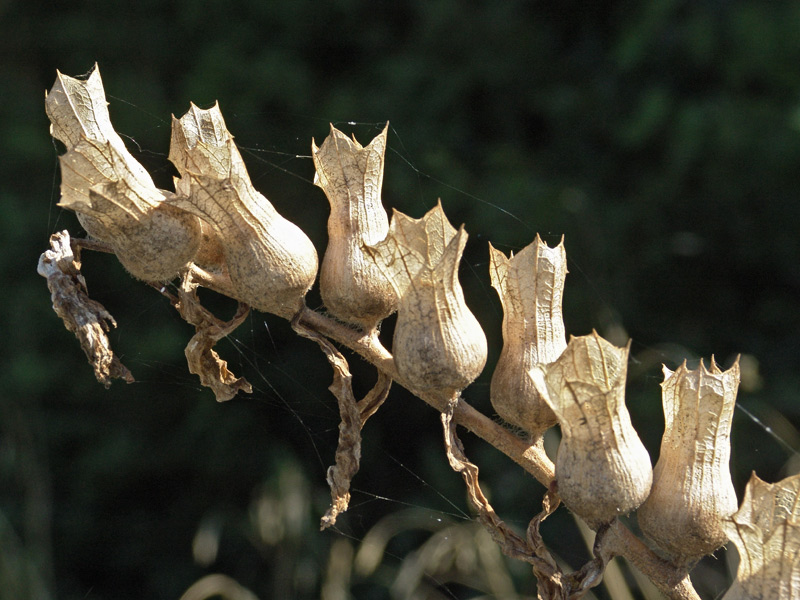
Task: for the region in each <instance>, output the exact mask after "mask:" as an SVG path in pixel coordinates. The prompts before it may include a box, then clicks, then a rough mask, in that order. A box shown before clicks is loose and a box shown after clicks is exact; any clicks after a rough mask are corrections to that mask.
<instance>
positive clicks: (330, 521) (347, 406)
mask: <svg viewBox="0 0 800 600" xmlns="http://www.w3.org/2000/svg"><path fill="white" fill-rule="evenodd" d="M302 314H303V313H302V312H300V313H298V314H297V316H295V318H294V319H292V328H293V329H294V330H295V331H296V332H297V333H298V334H300V335H302V336H303V337H305V338H308V339H310V340H313V341H315V342H317V344H319V346H320V348H321V349H322V351H323V352H324V353H325V357H326V358H327V359H328V362H329V363H330V365H331V367H333V383H331V385H330V386H329V387H328V389H329V390H330V391H331V393H332V394H333V395H334V396H336V400H337V402H338V404H339V417H340V418H341V421H340V423H339V443H338V445H337V447H336V463H335V464H334V465H332V466H331V467H329V468H328V473H327V481H328V485H329V486H330V489H331V505H330V507H329V508H328V510H327V511H326V512H325V514H324V515H323V517H322V519H321V520H320V529H327V528H328V527H331V526H333V525H335V524H336V519H337V518H338V516H339V515H340V514H341V513H343V512H345V511H346V510H347V507H348V505H349V504H350V482H351V481H352V479H353V477H354V476H355V474H356V473H358V469H359V466H360V464H361V429H362V428H363V427H364V424H365V423H366V422H367V419H369V418H370V417H371V416H372V415H374V414H375V412H376V411H377V410H378V409H379V408H380V407H381V405H382V404H383V402H384V401H385V400H386V398H387V397H388V395H389V391H390V390H391V388H392V379H391V378H390V377H389V376H388V375H386V374H385V373H383V372H382V371H378V380H377V382H376V383H375V385H374V386H373V387H372V389H371V390H370V391H369V392H368V393H367V395H366V396H364V398H362V399H361V400H360V401H356V399H355V395H354V393H353V376H352V375H351V374H350V366H349V365H348V364H347V359H345V357H344V356H343V355H342V353H341V352H339V351H338V350H337V349H336V347H335V346H334V345H333V344H332V343H331V342H330V341H329V340H328V338H326V337H325V336H323V335H321V334H320V333H318V332H316V331H314V330H313V329H310V328H308V327H306V326H305V325H303V324H302V323H301V316H302Z"/></svg>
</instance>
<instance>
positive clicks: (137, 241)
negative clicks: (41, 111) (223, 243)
mask: <svg viewBox="0 0 800 600" xmlns="http://www.w3.org/2000/svg"><path fill="white" fill-rule="evenodd" d="M45 109H46V111H47V115H48V116H49V117H50V121H51V123H52V127H51V132H52V135H53V136H54V137H55V138H57V139H59V140H60V141H62V142H63V143H64V145H65V146H66V148H67V152H66V154H64V155H63V156H60V157H59V163H60V165H61V200H60V202H59V205H60V206H63V207H65V208H68V209H70V210H73V211H75V213H76V214H77V216H78V220H79V221H80V223H81V225H83V227H84V228H85V229H86V231H87V232H88V233H89V235H90V236H92V237H93V238H96V239H98V240H101V241H103V242H105V243H107V244H108V245H110V246H111V248H112V249H113V250H114V252H115V253H116V255H117V257H118V258H119V260H120V262H122V264H123V265H124V266H125V267H126V268H127V269H128V271H130V272H131V274H133V275H134V276H135V277H138V278H140V279H144V280H146V281H154V282H155V281H167V280H170V279H172V278H174V277H175V276H176V275H177V273H178V271H179V270H180V269H182V268H184V267H186V266H187V265H188V263H189V262H190V261H191V260H192V258H193V257H194V255H195V253H196V252H197V250H198V247H199V244H200V239H201V233H200V228H201V225H200V220H199V219H197V218H196V217H194V216H192V215H189V214H187V213H185V212H183V211H180V210H178V209H177V208H175V207H174V206H170V205H169V204H168V203H167V202H166V200H167V196H168V195H169V193H168V192H163V191H161V190H159V189H157V188H156V187H155V185H154V184H153V180H152V179H151V177H150V175H149V174H148V173H147V171H146V170H145V169H144V167H142V165H140V164H139V163H138V162H137V161H136V159H134V158H133V156H132V155H131V154H130V153H129V152H128V150H127V149H126V148H125V144H124V143H123V142H122V138H120V136H119V135H118V134H117V132H116V131H114V128H113V126H112V125H111V119H110V118H109V114H108V103H107V102H106V97H105V91H104V90H103V83H102V81H101V79H100V72H99V70H98V69H97V66H95V68H94V69H93V71H92V72H91V74H90V75H89V77H88V78H87V79H85V80H79V79H75V78H73V77H68V76H66V75H62V74H61V73H58V76H57V78H56V82H55V84H54V85H53V87H52V89H51V90H50V92H49V93H48V94H47V98H46V99H45Z"/></svg>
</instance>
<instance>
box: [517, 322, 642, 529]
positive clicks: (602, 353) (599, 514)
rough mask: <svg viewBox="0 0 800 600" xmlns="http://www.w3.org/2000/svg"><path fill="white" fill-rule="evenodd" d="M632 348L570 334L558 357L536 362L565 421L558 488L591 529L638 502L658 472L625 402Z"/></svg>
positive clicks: (542, 386)
mask: <svg viewBox="0 0 800 600" xmlns="http://www.w3.org/2000/svg"><path fill="white" fill-rule="evenodd" d="M628 350H629V348H628V347H625V348H617V347H616V346H614V345H613V344H611V343H610V342H608V341H606V340H604V339H603V338H601V337H600V336H599V335H597V332H593V333H592V334H591V335H586V336H581V337H572V338H571V339H570V342H569V344H568V345H567V348H566V350H564V352H563V354H562V355H561V356H560V357H559V358H558V360H556V361H555V362H554V363H552V364H550V365H546V366H537V367H534V368H533V369H532V370H531V376H532V377H533V379H534V382H535V383H536V385H537V387H538V389H539V392H540V393H541V394H542V397H543V398H544V400H545V401H546V402H547V403H548V404H549V405H550V408H552V409H553V412H555V414H556V416H557V417H558V422H559V423H560V424H561V434H562V439H561V445H560V446H559V448H558V456H557V457H556V481H557V483H558V493H559V495H560V496H561V499H562V500H563V501H564V504H566V506H567V507H568V508H569V509H570V510H572V511H573V512H575V513H577V514H578V515H579V516H580V517H582V518H583V519H584V520H585V521H586V523H587V524H588V525H589V526H590V527H591V528H592V529H597V528H598V527H599V526H601V525H603V524H605V523H608V522H610V521H611V520H613V519H614V518H615V517H617V516H619V515H625V514H627V513H629V512H631V511H632V510H635V509H636V508H637V507H638V506H639V505H640V504H641V503H642V502H644V499H645V498H646V497H647V494H648V492H649V491H650V485H651V483H652V479H653V470H652V467H651V464H650V455H649V454H648V453H647V450H646V449H645V447H644V445H643V444H642V442H641V440H640V439H639V436H638V435H637V434H636V431H635V430H634V429H633V425H632V424H631V420H630V415H629V414H628V409H627V408H626V406H625V377H626V374H627V370H628Z"/></svg>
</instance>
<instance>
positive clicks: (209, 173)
mask: <svg viewBox="0 0 800 600" xmlns="http://www.w3.org/2000/svg"><path fill="white" fill-rule="evenodd" d="M169 159H170V160H171V161H172V163H173V164H174V165H175V167H176V168H177V169H178V172H179V173H180V175H181V177H180V179H178V180H176V182H175V189H176V191H177V196H176V197H175V198H174V199H173V204H174V205H175V206H177V207H179V208H181V209H183V210H185V211H187V212H189V213H191V214H194V215H196V216H198V217H200V218H201V219H203V221H205V222H206V223H208V224H209V225H210V226H211V228H212V229H213V231H214V233H215V234H216V238H217V240H218V241H219V243H220V245H221V247H222V253H223V255H224V258H225V264H226V265H227V268H228V273H229V275H230V281H231V284H232V286H233V288H234V290H235V297H236V299H237V300H240V301H241V302H245V303H247V304H249V305H250V306H252V307H253V308H256V309H258V310H261V311H265V312H271V313H275V314H278V315H281V316H284V317H286V318H291V317H292V316H293V315H294V314H295V313H296V312H297V311H298V310H300V308H301V307H302V306H303V298H304V296H305V294H306V292H307V291H308V290H309V288H310V287H311V285H312V284H313V283H314V279H315V277H316V274H317V252H316V250H315V249H314V246H313V244H312V243H311V240H309V239H308V236H306V234H305V233H303V231H302V230H301V229H300V228H299V227H297V226H296V225H295V224H294V223H291V222H290V221H288V220H286V219H285V218H283V217H282V216H281V215H280V214H278V211H277V210H275V207H274V206H272V204H271V203H270V202H269V201H268V200H267V199H266V198H265V197H264V196H263V195H261V194H260V193H259V192H257V191H256V190H255V188H254V187H253V185H252V184H251V183H250V177H249V175H248V174H247V170H246V168H245V165H244V161H243V160H242V157H241V155H240V154H239V151H238V149H237V148H236V145H235V144H234V142H233V136H232V135H231V134H230V133H229V132H228V130H227V128H226V127H225V122H224V120H223V118H222V113H221V112H220V110H219V107H218V106H216V105H215V106H214V107H212V108H210V109H208V110H202V109H199V108H197V107H196V106H194V105H192V106H191V108H190V109H189V111H188V112H187V113H186V114H185V115H184V116H183V117H181V119H175V118H173V121H172V145H171V147H170V154H169Z"/></svg>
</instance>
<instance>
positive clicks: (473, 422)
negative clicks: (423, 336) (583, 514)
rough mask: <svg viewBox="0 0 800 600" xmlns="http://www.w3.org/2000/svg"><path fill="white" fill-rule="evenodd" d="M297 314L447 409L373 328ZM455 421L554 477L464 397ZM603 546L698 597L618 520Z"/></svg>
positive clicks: (547, 478)
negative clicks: (406, 375)
mask: <svg viewBox="0 0 800 600" xmlns="http://www.w3.org/2000/svg"><path fill="white" fill-rule="evenodd" d="M296 318H297V320H298V321H299V322H301V323H302V324H303V325H304V326H306V327H308V328H310V329H314V330H316V331H317V332H319V333H321V334H322V335H324V336H326V337H328V338H330V339H332V340H334V341H336V342H338V343H340V344H342V345H344V346H347V347H348V348H349V349H350V350H352V351H354V352H355V353H357V354H359V355H360V356H362V357H363V358H364V359H366V360H367V361H368V362H370V363H372V364H373V365H374V366H375V367H377V368H378V369H379V370H380V371H382V372H383V373H385V374H386V375H388V376H389V377H391V378H392V379H394V380H395V381H396V382H397V383H398V384H399V385H401V386H403V387H404V388H406V389H407V390H409V391H410V392H411V393H412V394H414V395H415V396H417V397H419V398H420V399H421V400H423V401H424V402H426V403H427V404H429V405H430V406H432V407H433V408H435V409H436V410H437V411H439V412H444V411H445V410H446V408H447V401H448V398H447V397H446V396H445V395H436V394H432V393H426V392H420V391H417V390H414V389H413V388H412V387H409V385H408V383H407V382H405V381H404V379H403V378H402V377H401V376H400V375H399V374H398V372H397V368H396V366H395V364H394V359H393V358H392V355H391V353H390V352H389V351H388V350H387V349H386V348H385V347H384V346H383V344H381V342H380V340H378V336H377V333H375V332H374V331H373V332H371V333H369V334H365V333H363V332H361V331H358V330H355V329H352V328H351V327H349V326H347V325H345V324H343V323H340V322H338V321H335V320H333V319H331V318H329V317H326V316H325V315H322V314H320V313H318V312H315V311H313V310H311V309H309V308H305V307H304V308H303V309H302V310H301V312H300V314H299V315H298V316H297V317H296ZM453 420H454V421H455V422H456V423H457V424H459V425H461V426H462V427H465V428H466V429H468V430H470V431H471V432H472V433H474V434H475V435H477V436H478V437H479V438H481V439H483V440H484V441H486V442H488V443H489V444H491V445H492V446H494V447H495V448H497V449H498V450H499V451H500V452H502V453H503V454H505V455H506V456H508V457H509V458H510V459H512V460H513V461H514V462H516V463H517V464H518V465H520V466H521V467H522V468H523V469H525V471H527V472H528V473H530V474H531V475H533V476H534V477H535V478H536V479H537V480H538V481H539V482H540V483H542V484H543V485H545V486H547V487H548V488H549V486H550V484H551V483H552V481H553V479H554V477H555V471H554V467H553V462H552V461H551V460H550V458H549V457H548V456H547V455H546V454H545V452H544V449H543V447H542V445H541V444H533V445H531V444H529V443H528V442H526V441H525V440H523V439H521V438H519V437H517V436H516V435H515V434H514V433H512V432H511V431H509V430H508V429H506V428H505V427H502V426H501V425H499V424H497V423H495V422H494V421H492V420H491V419H490V418H488V417H487V416H486V415H484V414H483V413H481V412H479V411H477V410H476V409H475V408H473V407H472V406H470V405H469V404H468V403H467V402H465V401H464V400H463V399H462V400H461V401H460V402H459V403H458V405H457V406H456V408H455V411H454V412H453ZM604 550H605V551H607V552H610V553H611V554H613V555H619V556H623V557H625V558H626V559H628V561H629V562H630V563H631V564H633V565H634V566H636V568H638V569H639V570H640V571H642V573H644V574H645V575H646V576H647V577H648V578H650V580H652V581H653V583H654V584H655V585H656V586H657V587H658V588H659V589H660V590H661V591H662V592H664V594H665V595H666V596H667V597H668V598H670V599H672V600H700V596H698V595H697V592H696V591H695V589H694V587H693V586H692V583H691V581H690V580H689V575H688V573H686V571H685V570H683V569H679V568H677V567H675V566H674V565H672V564H671V563H669V562H667V561H665V560H664V559H662V558H660V557H659V556H657V555H656V554H655V553H654V552H653V551H652V550H650V548H648V547H647V546H646V545H645V544H644V542H642V541H641V540H640V539H639V538H637V537H636V536H635V535H634V534H633V533H632V532H631V531H630V529H628V528H627V527H625V525H623V524H622V523H620V522H619V521H616V522H615V524H614V525H613V526H612V527H611V528H610V530H609V531H608V532H607V533H606V536H605V540H604Z"/></svg>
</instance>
